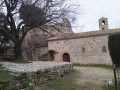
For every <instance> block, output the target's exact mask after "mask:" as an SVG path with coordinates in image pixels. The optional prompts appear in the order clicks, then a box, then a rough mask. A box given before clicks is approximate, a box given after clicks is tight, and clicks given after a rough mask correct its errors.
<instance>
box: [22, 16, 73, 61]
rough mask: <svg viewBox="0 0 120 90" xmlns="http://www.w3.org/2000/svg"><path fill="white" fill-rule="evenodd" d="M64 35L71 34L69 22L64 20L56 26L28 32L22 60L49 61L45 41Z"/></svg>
mask: <svg viewBox="0 0 120 90" xmlns="http://www.w3.org/2000/svg"><path fill="white" fill-rule="evenodd" d="M65 33H73V31H72V28H71V24H70V22H69V21H68V20H67V19H65V18H64V19H63V20H62V22H61V23H58V24H56V25H46V26H40V27H37V28H34V29H33V30H30V31H29V32H28V33H27V36H26V38H25V40H24V45H23V47H24V49H23V50H24V51H23V56H24V58H25V59H27V60H44V61H46V60H49V54H48V41H47V39H48V38H50V37H53V36H56V35H62V34H65Z"/></svg>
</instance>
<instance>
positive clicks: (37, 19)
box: [19, 4, 47, 26]
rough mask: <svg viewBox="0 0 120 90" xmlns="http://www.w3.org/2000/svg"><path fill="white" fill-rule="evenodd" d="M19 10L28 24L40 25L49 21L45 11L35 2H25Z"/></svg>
mask: <svg viewBox="0 0 120 90" xmlns="http://www.w3.org/2000/svg"><path fill="white" fill-rule="evenodd" d="M19 12H20V18H21V19H23V21H24V23H25V25H26V26H40V25H44V24H45V23H46V21H47V20H46V14H45V13H44V11H43V10H42V9H41V8H39V7H38V6H35V4H23V5H22V6H21V8H20V10H19Z"/></svg>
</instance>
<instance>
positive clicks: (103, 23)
mask: <svg viewBox="0 0 120 90" xmlns="http://www.w3.org/2000/svg"><path fill="white" fill-rule="evenodd" d="M99 28H100V30H108V29H109V28H108V19H107V18H105V17H102V18H100V19H99Z"/></svg>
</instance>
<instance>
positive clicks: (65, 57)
mask: <svg viewBox="0 0 120 90" xmlns="http://www.w3.org/2000/svg"><path fill="white" fill-rule="evenodd" d="M63 62H70V55H69V54H68V53H64V54H63Z"/></svg>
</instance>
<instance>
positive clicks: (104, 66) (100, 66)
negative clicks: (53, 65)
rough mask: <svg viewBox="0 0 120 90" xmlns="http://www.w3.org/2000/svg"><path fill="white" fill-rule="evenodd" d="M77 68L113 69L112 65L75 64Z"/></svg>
mask: <svg viewBox="0 0 120 90" xmlns="http://www.w3.org/2000/svg"><path fill="white" fill-rule="evenodd" d="M74 66H77V67H96V68H104V69H110V70H111V69H113V67H112V66H110V65H81V64H74Z"/></svg>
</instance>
